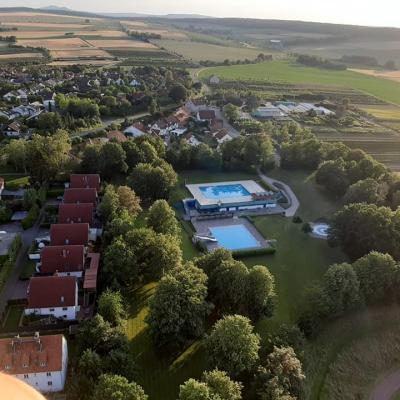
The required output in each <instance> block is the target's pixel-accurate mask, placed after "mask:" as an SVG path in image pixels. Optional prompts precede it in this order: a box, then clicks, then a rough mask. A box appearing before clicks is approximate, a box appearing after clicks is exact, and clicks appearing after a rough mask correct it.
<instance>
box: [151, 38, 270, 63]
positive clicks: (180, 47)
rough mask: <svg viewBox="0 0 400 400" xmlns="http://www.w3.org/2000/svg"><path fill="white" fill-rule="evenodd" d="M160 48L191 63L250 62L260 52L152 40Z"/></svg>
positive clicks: (189, 42) (258, 50) (196, 43)
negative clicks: (202, 61) (201, 61)
mask: <svg viewBox="0 0 400 400" xmlns="http://www.w3.org/2000/svg"><path fill="white" fill-rule="evenodd" d="M153 42H154V43H156V44H157V45H158V46H159V47H161V48H166V49H167V50H168V51H172V52H174V53H177V54H180V55H182V56H183V57H185V58H186V59H190V60H193V61H200V60H211V61H217V62H222V61H224V60H226V59H229V60H245V59H246V58H248V59H250V60H252V59H254V58H256V57H257V55H258V54H260V53H261V52H262V51H261V50H260V49H249V48H245V47H229V46H221V45H217V44H211V43H200V42H194V41H190V40H163V39H161V40H154V41H153Z"/></svg>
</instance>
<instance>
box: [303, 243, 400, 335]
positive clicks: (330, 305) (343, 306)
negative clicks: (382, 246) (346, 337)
mask: <svg viewBox="0 0 400 400" xmlns="http://www.w3.org/2000/svg"><path fill="white" fill-rule="evenodd" d="M399 278H400V265H399V264H398V263H396V261H395V260H394V259H393V257H391V256H390V255H389V254H383V253H378V252H375V251H374V252H371V253H369V254H367V255H365V256H364V257H361V258H359V259H358V260H356V261H355V262H354V263H352V264H349V263H343V264H334V265H332V266H331V267H330V268H329V269H328V271H327V272H326V273H325V275H324V278H323V280H322V283H321V285H319V286H316V287H313V288H311V289H310V290H309V291H308V293H307V304H308V309H307V311H306V312H305V313H304V315H303V316H302V318H301V319H300V326H301V328H302V330H303V331H304V332H305V334H306V335H308V336H311V335H314V334H315V333H317V332H318V330H319V329H320V327H321V325H322V324H323V323H324V322H326V321H328V320H332V319H334V318H338V317H340V316H342V315H343V314H345V313H348V312H351V311H354V310H358V309H361V308H363V307H365V306H374V305H381V304H385V303H386V304H387V303H391V302H393V301H398V300H399V297H398V288H399V282H400V281H399Z"/></svg>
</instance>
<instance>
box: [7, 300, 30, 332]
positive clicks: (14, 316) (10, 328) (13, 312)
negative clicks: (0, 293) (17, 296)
mask: <svg viewBox="0 0 400 400" xmlns="http://www.w3.org/2000/svg"><path fill="white" fill-rule="evenodd" d="M24 309H25V307H24V306H23V305H15V306H11V307H10V308H9V311H8V315H7V319H6V320H5V321H4V325H3V330H4V331H6V332H15V331H16V330H17V328H18V324H19V321H20V319H21V316H22V313H23V312H24Z"/></svg>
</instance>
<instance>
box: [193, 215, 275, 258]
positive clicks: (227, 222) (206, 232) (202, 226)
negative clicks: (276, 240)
mask: <svg viewBox="0 0 400 400" xmlns="http://www.w3.org/2000/svg"><path fill="white" fill-rule="evenodd" d="M192 224H193V226H194V229H195V230H196V234H197V235H200V236H210V229H209V228H213V227H217V226H218V227H219V226H232V225H239V224H240V225H244V226H245V227H246V228H247V229H248V230H249V232H250V233H251V234H252V235H253V236H254V238H255V239H256V240H257V241H258V242H259V243H260V248H266V247H270V244H269V243H268V242H267V241H266V240H265V239H264V237H263V236H262V235H261V234H260V232H258V230H257V229H256V228H255V226H254V225H253V224H252V223H251V222H249V221H248V220H247V219H245V218H239V217H233V218H224V219H214V220H202V221H195V220H192ZM205 244H206V246H207V250H208V251H213V250H215V249H219V248H220V247H221V246H220V245H219V244H218V242H205ZM257 248H259V247H257Z"/></svg>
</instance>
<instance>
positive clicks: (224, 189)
mask: <svg viewBox="0 0 400 400" xmlns="http://www.w3.org/2000/svg"><path fill="white" fill-rule="evenodd" d="M199 189H200V191H201V193H202V194H203V196H204V197H206V198H207V199H226V198H229V197H243V196H250V192H248V191H247V190H246V189H245V187H244V186H243V185H241V184H240V183H238V184H233V185H215V186H200V187H199Z"/></svg>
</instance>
